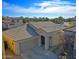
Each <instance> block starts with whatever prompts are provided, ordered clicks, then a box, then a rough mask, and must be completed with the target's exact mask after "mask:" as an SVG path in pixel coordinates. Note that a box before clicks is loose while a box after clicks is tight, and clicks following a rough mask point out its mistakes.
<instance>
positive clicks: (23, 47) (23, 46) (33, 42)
mask: <svg viewBox="0 0 79 59" xmlns="http://www.w3.org/2000/svg"><path fill="white" fill-rule="evenodd" d="M36 46H38V38H35V39H26V40H23V41H22V42H21V43H20V52H21V53H24V52H26V51H28V50H29V49H32V48H34V47H36Z"/></svg>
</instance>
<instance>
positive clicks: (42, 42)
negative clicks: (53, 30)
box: [41, 36, 45, 46]
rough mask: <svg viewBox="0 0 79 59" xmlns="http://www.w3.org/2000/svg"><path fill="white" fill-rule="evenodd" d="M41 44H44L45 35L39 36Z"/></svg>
mask: <svg viewBox="0 0 79 59" xmlns="http://www.w3.org/2000/svg"><path fill="white" fill-rule="evenodd" d="M41 46H45V37H44V36H41Z"/></svg>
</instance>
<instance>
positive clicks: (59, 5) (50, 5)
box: [2, 0, 76, 18]
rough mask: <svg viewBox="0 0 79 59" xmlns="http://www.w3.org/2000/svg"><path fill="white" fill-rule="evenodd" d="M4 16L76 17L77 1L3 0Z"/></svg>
mask: <svg viewBox="0 0 79 59" xmlns="http://www.w3.org/2000/svg"><path fill="white" fill-rule="evenodd" d="M2 15H3V16H24V17H25V16H26V17H27V16H28V17H34V16H35V17H49V18H54V17H59V16H63V17H65V18H68V17H73V16H75V15H76V1H75V0H17V1H16V0H2Z"/></svg>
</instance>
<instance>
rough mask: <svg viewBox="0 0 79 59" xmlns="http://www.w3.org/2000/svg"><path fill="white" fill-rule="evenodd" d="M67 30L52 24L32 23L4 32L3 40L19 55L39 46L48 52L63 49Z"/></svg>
mask: <svg viewBox="0 0 79 59" xmlns="http://www.w3.org/2000/svg"><path fill="white" fill-rule="evenodd" d="M65 28H66V27H64V26H63V25H58V24H55V23H52V22H30V23H28V24H24V25H21V26H18V27H16V28H12V29H9V30H6V31H3V39H4V40H5V41H6V42H7V44H8V47H9V48H10V49H11V50H12V51H13V52H14V53H15V54H17V55H20V54H21V53H22V52H24V51H28V50H29V49H32V48H34V47H38V46H39V47H41V48H43V49H46V50H50V49H52V50H54V49H56V48H57V49H58V48H60V47H61V48H63V44H64V32H63V29H65Z"/></svg>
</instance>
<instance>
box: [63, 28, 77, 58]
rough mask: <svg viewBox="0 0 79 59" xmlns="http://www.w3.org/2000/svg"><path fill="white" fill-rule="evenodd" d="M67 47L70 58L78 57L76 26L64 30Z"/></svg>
mask: <svg viewBox="0 0 79 59" xmlns="http://www.w3.org/2000/svg"><path fill="white" fill-rule="evenodd" d="M64 33H65V49H66V50H67V52H68V54H69V59H76V27H72V28H69V29H65V30H64Z"/></svg>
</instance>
